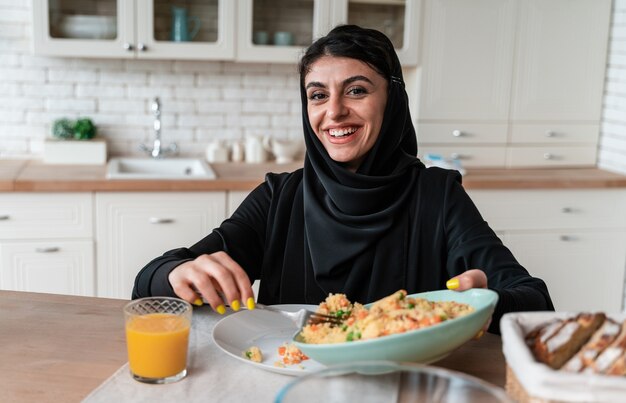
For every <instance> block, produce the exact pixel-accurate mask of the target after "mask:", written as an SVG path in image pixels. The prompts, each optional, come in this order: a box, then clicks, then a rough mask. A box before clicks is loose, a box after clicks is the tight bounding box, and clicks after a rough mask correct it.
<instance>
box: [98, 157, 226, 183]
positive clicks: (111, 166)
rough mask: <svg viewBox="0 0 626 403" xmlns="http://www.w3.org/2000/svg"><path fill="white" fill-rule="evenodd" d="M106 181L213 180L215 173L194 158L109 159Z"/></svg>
mask: <svg viewBox="0 0 626 403" xmlns="http://www.w3.org/2000/svg"><path fill="white" fill-rule="evenodd" d="M107 178H108V179H180V180H190V179H191V180H193V179H195V180H206V179H215V178H216V176H215V172H214V171H213V169H211V167H210V166H209V165H208V164H207V163H206V162H204V161H203V160H201V159H196V158H111V159H110V160H109V163H108V166H107Z"/></svg>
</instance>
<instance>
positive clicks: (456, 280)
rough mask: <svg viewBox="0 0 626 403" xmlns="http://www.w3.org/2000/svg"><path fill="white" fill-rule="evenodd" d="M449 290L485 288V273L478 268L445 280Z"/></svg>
mask: <svg viewBox="0 0 626 403" xmlns="http://www.w3.org/2000/svg"><path fill="white" fill-rule="evenodd" d="M446 287H447V288H448V289H449V290H455V291H465V290H469V289H470V288H487V275H486V274H485V272H484V271H482V270H479V269H472V270H468V271H466V272H464V273H461V274H459V275H458V276H455V277H452V278H451V279H450V280H448V281H447V282H446Z"/></svg>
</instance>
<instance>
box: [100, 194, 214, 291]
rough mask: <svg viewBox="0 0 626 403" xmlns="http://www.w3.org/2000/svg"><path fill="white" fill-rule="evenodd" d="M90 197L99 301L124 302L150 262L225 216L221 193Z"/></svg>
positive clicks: (200, 235)
mask: <svg viewBox="0 0 626 403" xmlns="http://www.w3.org/2000/svg"><path fill="white" fill-rule="evenodd" d="M95 199H96V228H97V230H96V241H97V251H98V258H97V265H98V276H97V282H98V290H97V295H98V296H100V297H111V298H130V296H131V291H132V287H133V283H134V280H135V276H136V275H137V273H138V272H139V270H141V268H142V267H144V266H145V265H146V264H147V263H148V262H149V261H150V260H151V259H153V258H155V257H157V256H160V255H161V254H163V253H164V252H165V251H167V250H170V249H175V248H179V247H189V246H191V245H193V244H194V243H196V242H197V241H199V240H200V239H202V238H203V237H204V236H206V235H207V234H208V233H210V232H211V230H212V229H213V228H215V227H217V226H219V224H221V222H222V221H223V220H224V219H225V218H226V209H225V206H226V193H225V192H185V193H176V192H147V193H138V192H111V193H108V192H107V193H104V192H103V193H96V198H95Z"/></svg>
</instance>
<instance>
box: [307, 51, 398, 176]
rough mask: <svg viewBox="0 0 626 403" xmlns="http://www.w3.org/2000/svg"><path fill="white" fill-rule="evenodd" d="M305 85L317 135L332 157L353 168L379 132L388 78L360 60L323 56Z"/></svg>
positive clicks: (385, 100) (310, 115) (312, 125)
mask: <svg viewBox="0 0 626 403" xmlns="http://www.w3.org/2000/svg"><path fill="white" fill-rule="evenodd" d="M304 86H305V89H306V95H307V109H308V115H309V121H310V122H311V127H312V128H313V131H314V132H315V134H316V135H317V138H318V139H319V140H320V141H321V142H322V144H323V145H324V147H325V148H326V151H327V152H328V154H329V155H330V157H331V158H332V159H333V160H335V161H337V162H343V163H345V165H346V166H347V167H348V169H350V170H352V171H356V169H357V168H358V167H359V165H360V164H361V162H362V161H363V159H364V158H365V155H366V154H367V152H368V151H369V150H370V149H371V148H372V146H373V145H374V143H375V142H376V139H377V138H378V135H379V133H380V127H381V125H382V122H383V115H384V113H385V105H386V104H387V80H386V79H385V78H384V77H383V76H381V75H380V74H378V73H377V72H376V71H375V70H373V69H372V68H371V67H369V66H368V65H367V64H365V63H364V62H362V61H360V60H356V59H350V58H347V57H333V56H322V57H321V58H319V59H318V60H317V61H316V62H314V63H313V64H312V65H311V68H310V71H309V73H308V74H307V75H306V76H305V79H304Z"/></svg>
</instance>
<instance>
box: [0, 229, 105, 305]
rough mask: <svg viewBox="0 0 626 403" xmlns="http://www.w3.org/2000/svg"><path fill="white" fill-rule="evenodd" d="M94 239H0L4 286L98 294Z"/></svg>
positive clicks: (0, 272) (0, 282) (0, 275)
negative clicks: (96, 289)
mask: <svg viewBox="0 0 626 403" xmlns="http://www.w3.org/2000/svg"><path fill="white" fill-rule="evenodd" d="M94 264H95V260H94V245H93V241H92V240H72V241H67V240H46V241H39V240H37V241H0V268H1V270H0V289H3V290H15V291H29V292H45V293H51V294H67V295H84V296H91V297H93V296H95V294H96V293H95V266H94Z"/></svg>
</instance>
